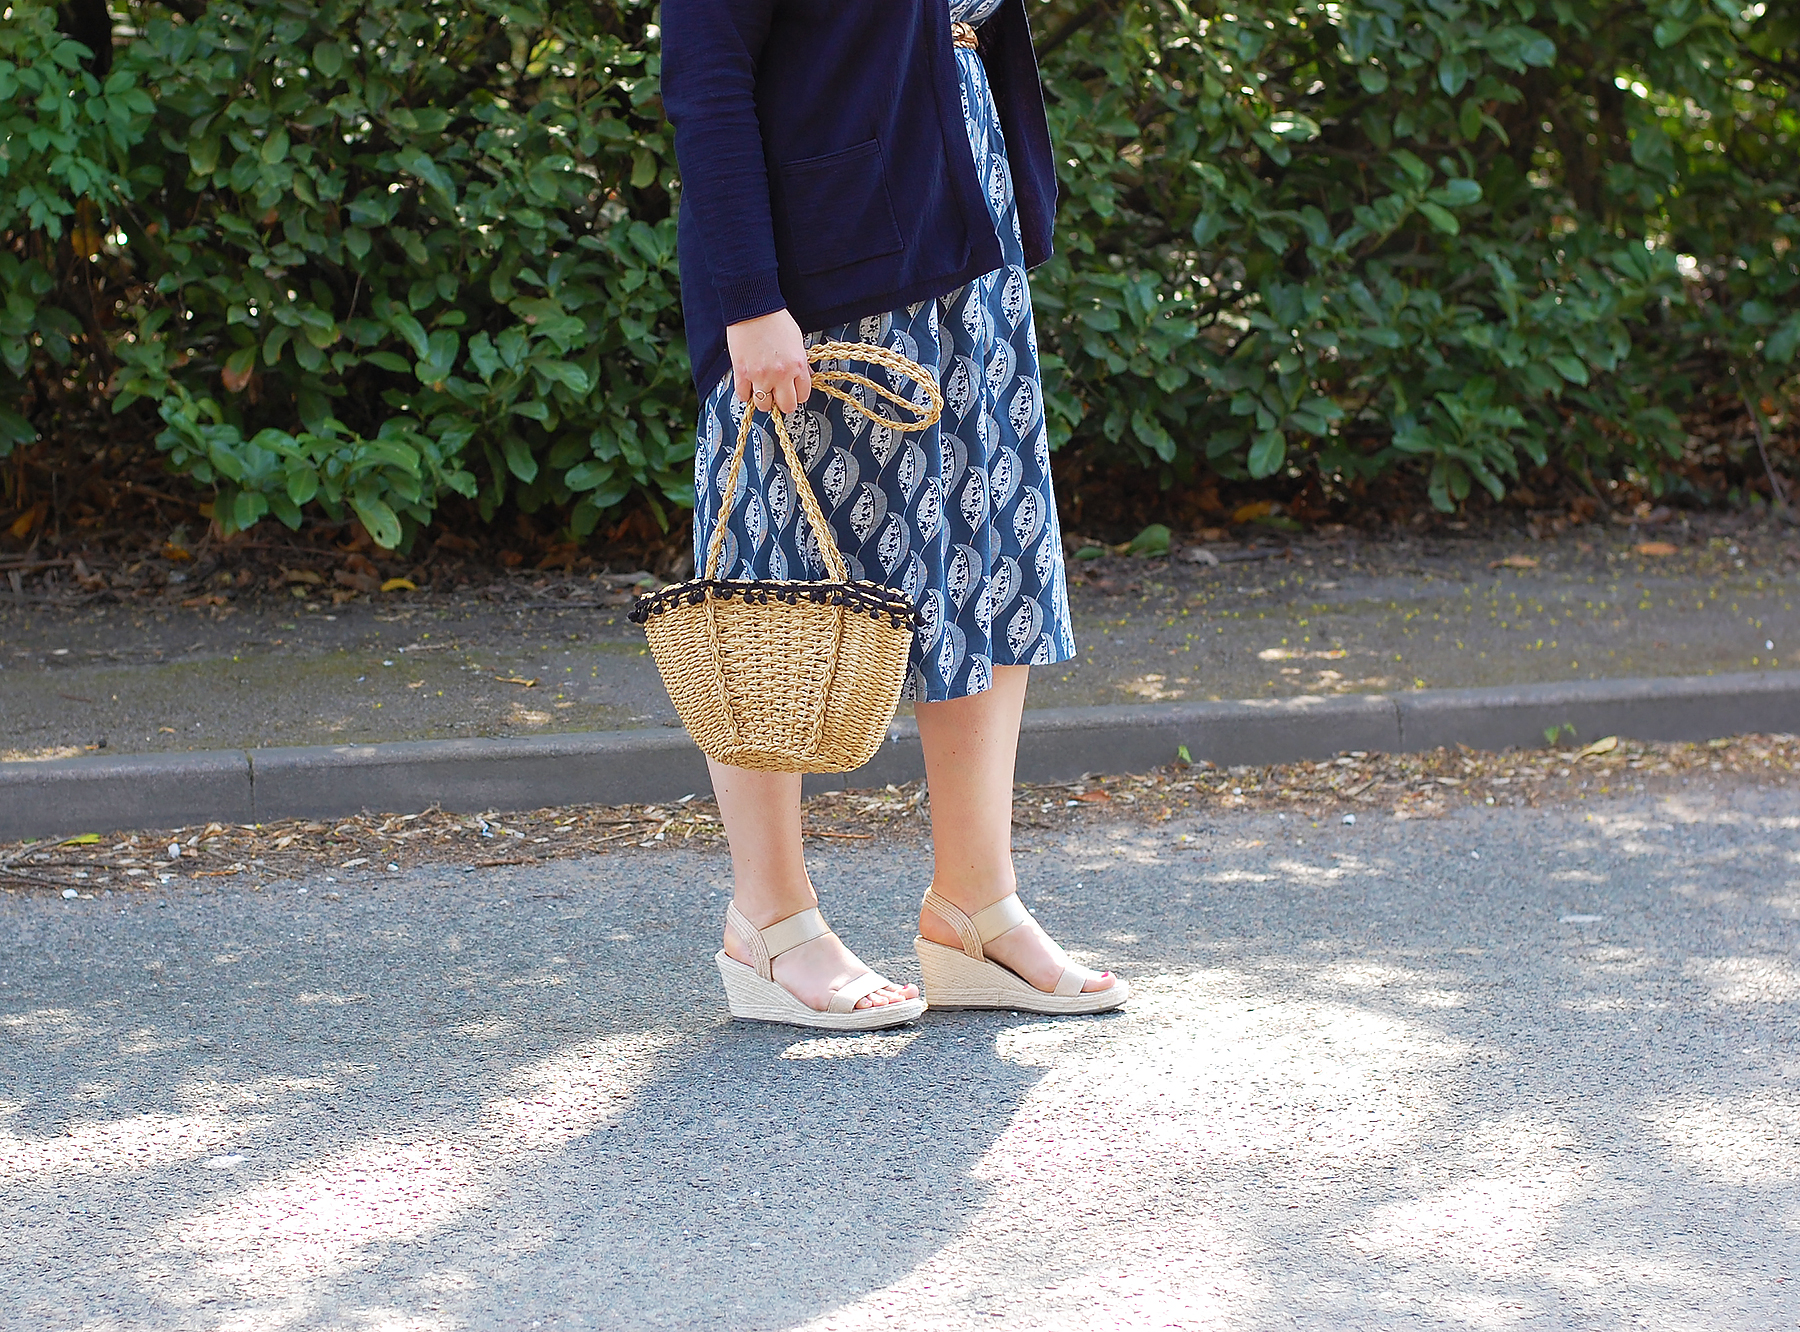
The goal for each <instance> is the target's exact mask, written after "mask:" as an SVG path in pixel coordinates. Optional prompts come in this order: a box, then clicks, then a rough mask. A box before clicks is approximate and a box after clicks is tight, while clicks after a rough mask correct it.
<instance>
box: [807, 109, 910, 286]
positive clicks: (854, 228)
mask: <svg viewBox="0 0 1800 1332" xmlns="http://www.w3.org/2000/svg"><path fill="white" fill-rule="evenodd" d="M776 170H777V173H778V175H779V176H780V179H781V188H782V194H783V196H784V198H783V203H784V204H785V205H786V206H785V209H784V212H785V213H786V219H787V229H788V233H789V240H790V247H789V253H790V254H791V255H792V256H793V259H794V270H795V271H796V272H798V273H800V274H802V275H803V276H810V275H812V274H814V273H826V272H830V271H831V270H832V269H834V268H844V267H846V266H848V265H850V264H856V263H861V262H863V261H864V260H865V259H879V258H881V257H882V256H883V255H889V254H898V253H900V251H902V250H904V249H905V248H906V243H905V242H904V241H903V240H901V238H900V224H899V222H898V221H897V220H896V219H895V216H894V201H893V198H892V196H891V195H890V194H889V193H888V185H887V168H886V166H885V164H884V163H883V162H882V158H881V144H880V143H879V142H878V141H876V140H874V139H870V140H868V141H867V142H865V143H859V144H857V145H855V146H854V147H852V148H846V149H844V150H843V151H842V152H836V153H827V154H825V155H824V156H823V157H805V158H801V159H799V160H798V161H794V162H783V163H782V164H781V165H780V166H779V167H777V168H776Z"/></svg>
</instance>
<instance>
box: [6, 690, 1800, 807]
mask: <svg viewBox="0 0 1800 1332" xmlns="http://www.w3.org/2000/svg"><path fill="white" fill-rule="evenodd" d="M1552 726H1557V727H1561V726H1570V727H1573V728H1574V733H1575V737H1577V738H1580V739H1583V740H1591V739H1597V738H1598V737H1600V736H1604V735H1622V736H1627V737H1630V738H1632V739H1637V740H1707V739H1711V738H1713V737H1714V736H1721V735H1736V734H1742V733H1745V732H1752V731H1763V732H1768V731H1775V732H1791V731H1797V730H1800V671H1779V672H1777V671H1769V672H1763V673H1746V674H1739V675H1708V676H1675V677H1670V678H1666V679H1651V680H1581V681H1570V682H1566V683H1560V684H1540V685H1517V686H1505V687H1500V688H1491V689H1426V690H1420V691H1418V692H1417V693H1409V694H1399V695H1386V694H1346V695H1338V696H1335V697H1327V698H1319V697H1302V698H1286V699H1250V700H1244V701H1241V702H1230V703H1146V704H1127V705H1120V706H1106V707H1092V708H1043V709H1033V710H1031V711H1028V712H1027V713H1026V714H1025V725H1024V731H1023V734H1022V735H1021V736H1020V741H1019V768H1018V772H1019V778H1020V780H1021V781H1038V782H1042V781H1063V780H1068V779H1071V778H1075V777H1079V776H1080V775H1081V774H1082V773H1084V772H1134V771H1135V772H1141V771H1144V770H1146V769H1149V768H1154V767H1157V766H1159V765H1161V764H1164V763H1168V762H1170V761H1172V760H1173V759H1174V758H1175V756H1176V753H1177V750H1178V748H1179V747H1181V746H1186V748H1187V751H1188V753H1189V755H1190V756H1191V757H1193V758H1195V759H1209V760H1211V761H1212V762H1214V763H1218V764H1223V765H1232V764H1241V763H1253V764H1262V763H1281V762H1289V761H1292V760H1295V759H1305V758H1329V757H1330V756H1331V755H1333V754H1340V753H1343V752H1344V751H1346V750H1353V749H1354V750H1370V751H1385V752H1389V753H1397V752H1406V751H1410V750H1421V749H1435V748H1437V747H1439V746H1441V745H1450V744H1459V743H1460V744H1465V745H1470V746H1473V747H1475V748H1477V749H1507V748H1513V747H1521V746H1522V747H1532V746H1541V745H1542V744H1543V743H1544V732H1545V730H1546V729H1547V728H1549V727H1552ZM923 775H924V761H923V758H922V756H921V753H920V750H919V736H918V730H917V728H916V727H914V726H913V724H912V723H911V722H910V721H908V720H906V719H904V718H903V719H900V720H898V721H896V722H895V724H894V727H893V730H892V731H891V732H890V733H889V739H888V743H887V744H885V745H883V746H882V749H881V752H880V753H879V754H878V755H877V756H876V757H875V758H874V759H873V760H871V761H870V762H869V763H868V764H867V765H866V766H864V767H862V768H859V769H858V770H857V771H855V772H849V773H838V774H828V775H819V776H809V777H808V778H807V779H806V786H807V789H808V790H831V789H838V788H844V787H859V786H860V787H867V786H881V785H884V784H885V783H888V782H900V781H910V780H912V779H914V778H917V777H920V776H923ZM707 789H709V781H708V778H707V774H706V764H705V761H704V760H703V759H702V758H701V756H700V752H699V751H698V750H697V749H695V748H694V746H693V742H692V741H690V740H689V739H688V738H687V735H686V734H685V733H684V732H682V731H678V730H674V729H672V728H657V729H655V730H644V731H603V732H596V733H592V734H586V735H551V736H533V737H525V738H519V739H494V740H420V741H404V742H397V743H390V744H377V745H332V746H318V747H307V748H293V749H253V750H224V751H216V752H210V753H195V754H140V755H130V756H124V757H116V758H79V759H63V760H57V761H54V762H45V763H0V837H5V838H17V837H33V836H36V837H50V836H58V835H66V834H69V833H77V832H90V831H96V830H104V829H115V828H164V827H177V826H182V825H187V824H193V823H201V822H205V821H208V820H215V819H216V820H218V821H220V822H230V823H254V822H259V821H266V820H271V819H279V818H295V817H311V818H333V817H337V816H340V815H344V814H354V813H358V812H360V811H362V810H365V809H372V810H391V811H408V812H410V811H412V810H417V809H423V808H424V807H425V806H427V805H430V804H432V803H434V802H435V803H438V804H441V805H443V806H444V807H445V808H447V809H456V810H488V809H501V810H504V809H536V808H542V807H544V806H548V805H558V804H570V803H577V802H593V803H597V804H622V803H625V802H628V801H629V802H640V803H641V802H647V801H660V800H673V799H676V798H678V797H680V796H683V795H686V794H687V793H688V792H690V791H704V790H707Z"/></svg>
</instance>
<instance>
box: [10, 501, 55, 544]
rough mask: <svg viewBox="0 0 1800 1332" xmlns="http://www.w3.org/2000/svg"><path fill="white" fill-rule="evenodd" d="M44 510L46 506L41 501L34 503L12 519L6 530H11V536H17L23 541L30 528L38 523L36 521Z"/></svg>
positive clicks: (42, 514)
mask: <svg viewBox="0 0 1800 1332" xmlns="http://www.w3.org/2000/svg"><path fill="white" fill-rule="evenodd" d="M46 511H47V506H46V505H44V504H43V503H41V502H40V503H38V504H34V505H32V506H31V507H30V508H29V509H27V510H25V512H24V513H22V514H20V515H19V516H18V517H17V518H15V519H13V525H12V526H11V527H9V528H7V529H6V530H7V531H9V532H11V533H12V534H13V536H15V537H17V538H18V539H19V540H20V541H23V540H24V539H25V538H26V537H27V536H28V535H30V533H31V529H32V528H34V527H36V526H37V525H38V521H39V520H40V519H41V518H43V516H44V514H45V512H46Z"/></svg>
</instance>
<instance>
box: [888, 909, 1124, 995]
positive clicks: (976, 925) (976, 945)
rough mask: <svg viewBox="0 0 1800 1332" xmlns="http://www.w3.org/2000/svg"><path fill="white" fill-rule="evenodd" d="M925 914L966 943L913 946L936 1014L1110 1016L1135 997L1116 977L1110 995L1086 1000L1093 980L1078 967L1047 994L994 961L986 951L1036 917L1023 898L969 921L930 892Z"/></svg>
mask: <svg viewBox="0 0 1800 1332" xmlns="http://www.w3.org/2000/svg"><path fill="white" fill-rule="evenodd" d="M925 909H926V910H927V911H930V912H932V913H933V914H934V915H936V916H937V918H938V919H939V920H942V921H943V922H944V923H945V924H947V925H950V926H952V927H953V928H954V929H955V930H956V934H957V937H958V938H959V939H961V940H962V947H961V948H948V947H946V946H945V945H943V944H938V943H933V942H931V940H929V939H927V938H924V937H923V936H920V937H918V938H915V939H914V940H913V948H914V950H915V951H917V953H918V954H919V967H920V970H921V971H922V972H923V973H924V977H923V979H924V990H925V998H926V1000H927V1001H929V1002H930V1004H931V1006H932V1007H933V1008H1009V1009H1016V1010H1018V1011H1020V1012H1024V1013H1104V1012H1106V1011H1107V1010H1108V1009H1113V1008H1117V1007H1118V1006H1119V1005H1120V1004H1122V1003H1124V1002H1125V1001H1126V999H1128V998H1130V997H1131V987H1130V986H1129V985H1127V984H1126V983H1125V981H1124V978H1123V977H1114V978H1113V983H1112V985H1111V986H1109V987H1108V988H1106V989H1104V990H1096V991H1094V992H1093V993H1091V994H1084V993H1083V992H1082V989H1081V987H1082V985H1083V983H1084V982H1085V981H1086V979H1087V975H1088V972H1087V968H1085V967H1074V966H1071V967H1064V968H1063V974H1062V975H1061V976H1059V977H1058V978H1057V981H1056V988H1055V989H1054V990H1052V991H1050V992H1048V993H1046V992H1045V991H1043V990H1040V989H1038V988H1037V986H1035V985H1033V984H1031V983H1030V982H1029V981H1027V980H1026V979H1025V978H1024V977H1023V976H1021V975H1019V973H1018V972H1016V971H1013V970H1011V969H1010V968H1008V967H1003V966H1001V965H1000V964H999V963H998V962H996V961H994V960H993V959H992V958H990V957H988V956H987V954H986V953H985V952H983V951H982V945H983V944H990V943H992V942H993V941H994V940H996V939H998V938H999V937H1000V936H1001V935H1003V934H1005V933H1006V932H1007V931H1009V930H1015V929H1017V928H1018V927H1019V926H1021V925H1023V924H1024V923H1025V922H1026V921H1028V920H1030V919H1031V913H1030V912H1029V911H1027V910H1026V909H1025V904H1024V903H1023V902H1021V901H1020V900H1019V895H1018V894H1017V893H1012V894H1010V895H1008V896H1006V897H1003V898H1001V899H1000V900H999V901H998V902H995V903H994V904H993V905H992V906H987V907H983V908H982V909H981V910H980V911H977V912H976V913H975V914H974V915H973V916H969V915H965V914H964V913H963V912H962V910H961V909H959V908H958V907H956V906H954V905H952V904H951V903H950V902H948V901H946V900H945V899H944V898H942V897H939V896H938V894H937V892H936V890H935V889H927V890H926V892H925Z"/></svg>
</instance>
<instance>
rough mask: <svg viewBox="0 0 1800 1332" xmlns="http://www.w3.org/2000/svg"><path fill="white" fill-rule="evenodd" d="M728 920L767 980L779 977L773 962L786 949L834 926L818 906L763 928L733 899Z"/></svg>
mask: <svg viewBox="0 0 1800 1332" xmlns="http://www.w3.org/2000/svg"><path fill="white" fill-rule="evenodd" d="M725 924H726V926H727V927H728V928H729V929H730V930H731V931H732V932H733V933H735V934H736V935H737V937H738V938H739V939H742V940H743V942H744V947H746V948H748V949H749V950H750V964H751V965H752V966H754V967H755V968H756V974H757V975H759V976H761V977H762V978H763V979H764V980H774V979H775V974H774V972H773V971H772V970H771V969H770V964H771V963H773V962H774V961H775V959H776V958H778V957H780V956H781V955H782V954H783V953H786V952H790V951H791V950H793V949H795V948H798V947H799V946H800V945H801V944H803V943H811V942H812V941H813V940H814V939H817V938H819V937H820V936H821V935H825V934H830V933H831V926H829V925H827V924H826V923H825V917H824V916H823V915H822V914H821V913H820V911H819V908H818V907H808V908H807V909H806V910H805V911H796V912H795V913H794V914H793V915H791V916H788V917H787V918H786V919H784V920H778V921H776V922H775V923H774V924H773V925H771V926H769V928H768V929H766V930H759V929H757V928H756V926H754V925H752V924H751V923H750V921H749V919H748V918H747V917H746V916H745V915H744V913H743V912H741V911H739V910H738V909H737V903H736V902H733V903H731V904H730V905H729V906H727V907H726V908H725ZM858 997H859V998H860V997H861V996H858Z"/></svg>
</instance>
